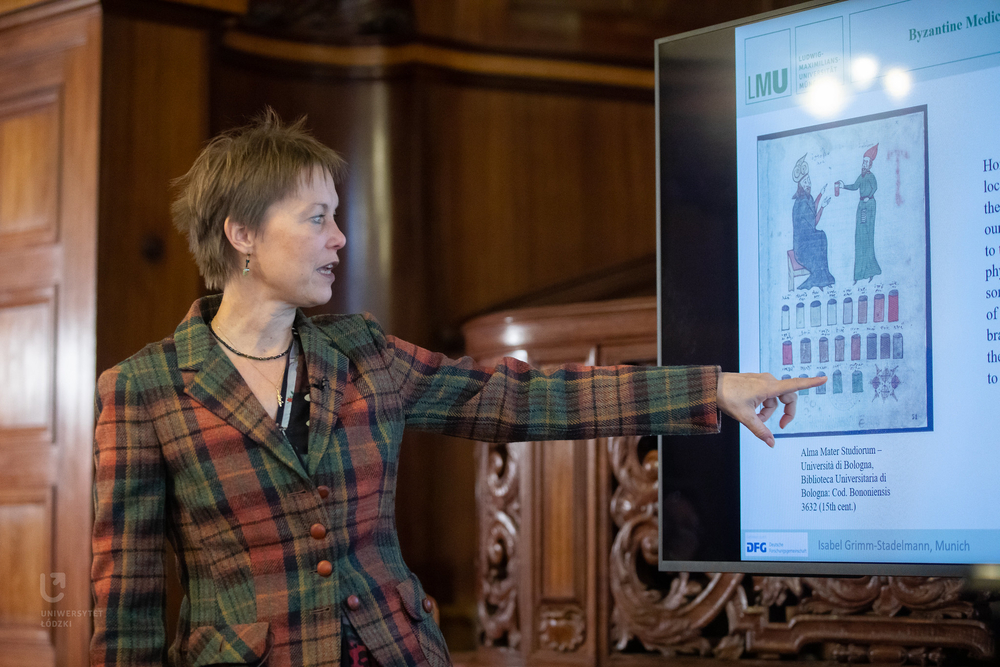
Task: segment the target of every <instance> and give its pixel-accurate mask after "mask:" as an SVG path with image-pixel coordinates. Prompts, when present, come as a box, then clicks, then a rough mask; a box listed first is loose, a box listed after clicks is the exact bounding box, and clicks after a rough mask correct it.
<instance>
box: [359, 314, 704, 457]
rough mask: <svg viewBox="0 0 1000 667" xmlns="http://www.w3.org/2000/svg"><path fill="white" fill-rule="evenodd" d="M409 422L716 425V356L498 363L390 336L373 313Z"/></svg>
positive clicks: (512, 436) (605, 433) (574, 431)
mask: <svg viewBox="0 0 1000 667" xmlns="http://www.w3.org/2000/svg"><path fill="white" fill-rule="evenodd" d="M368 326H369V329H370V331H371V333H372V337H373V339H374V340H375V344H376V347H377V348H378V349H379V350H380V354H381V355H382V358H383V360H384V361H385V364H386V366H387V367H388V368H389V372H390V377H392V378H393V381H394V384H395V387H394V391H395V392H396V393H397V394H398V395H399V397H400V400H401V401H402V404H403V405H402V407H403V411H404V413H405V416H406V424H407V426H408V427H411V428H417V429H421V430H427V431H435V432H440V433H446V434H448V435H455V436H459V437H464V438H471V439H474V440H480V441H484V442H519V441H525V440H582V439H587V438H598V437H611V436H618V435H658V434H667V433H677V434H694V433H716V432H718V430H719V427H720V422H721V419H720V417H721V415H720V413H719V411H718V407H717V405H716V401H715V388H716V383H717V378H718V368H717V367H716V366H685V367H674V368H661V367H643V366H596V367H592V366H583V365H580V364H567V365H563V366H558V367H555V368H552V369H547V370H539V369H537V368H533V367H531V366H530V365H529V364H526V363H524V362H522V361H519V360H517V359H513V358H510V357H505V358H504V359H502V360H501V361H500V362H498V363H497V364H496V365H495V366H481V365H479V364H476V363H475V362H474V361H473V360H472V359H471V358H469V357H463V358H461V359H449V358H448V357H445V356H444V355H442V354H438V353H434V352H430V351H428V350H425V349H423V348H420V347H417V346H416V345H413V344H411V343H407V342H406V341H402V340H400V339H398V338H395V337H394V336H386V335H384V334H383V333H382V330H381V328H380V327H379V326H378V324H377V323H375V322H374V320H370V319H369V320H368Z"/></svg>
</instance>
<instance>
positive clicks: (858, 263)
mask: <svg viewBox="0 0 1000 667" xmlns="http://www.w3.org/2000/svg"><path fill="white" fill-rule="evenodd" d="M876 155H878V144H875V145H874V146H872V147H871V148H869V149H868V150H867V151H865V155H864V157H863V158H861V175H860V176H858V178H857V180H856V181H854V183H852V184H850V185H848V184H847V183H844V182H843V181H837V185H838V187H840V188H843V189H845V190H857V191H858V194H859V195H860V200H859V201H858V213H857V218H856V222H855V226H854V282H858V281H859V280H863V279H864V278H867V279H868V280H869V281H871V279H872V278H874V277H875V276H877V275H879V274H881V273H882V267H880V266H879V265H878V260H877V259H875V191H876V190H878V182H877V181H876V180H875V174H873V173H872V172H871V166H872V162H873V161H874V160H875V156H876Z"/></svg>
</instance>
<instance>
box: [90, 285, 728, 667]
mask: <svg viewBox="0 0 1000 667" xmlns="http://www.w3.org/2000/svg"><path fill="white" fill-rule="evenodd" d="M219 303H220V299H219V297H217V296H216V297H208V298H205V299H201V300H199V301H196V302H195V303H194V305H193V306H192V307H191V310H190V312H189V313H188V315H187V317H186V318H185V319H184V321H183V322H181V324H180V326H178V327H177V330H176V331H175V332H174V335H173V337H172V338H167V339H165V340H163V341H161V342H159V343H155V344H152V345H149V346H147V347H146V348H144V349H143V350H142V351H141V352H139V353H138V354H136V355H135V356H133V357H131V358H130V359H128V360H126V361H124V362H122V363H121V364H119V365H117V366H115V367H114V368H112V369H110V370H108V371H106V372H105V373H103V374H102V375H101V377H100V380H99V382H98V391H97V410H98V414H99V418H98V423H97V431H96V444H95V449H94V461H95V464H96V475H95V482H94V507H95V520H94V531H93V554H94V561H93V571H92V581H93V592H94V596H95V609H96V610H97V613H95V615H94V627H95V632H94V636H93V639H92V642H91V649H90V654H91V664H92V665H95V666H96V665H129V666H137V667H138V666H147V665H162V664H163V663H164V659H165V658H166V660H167V661H168V663H169V664H170V665H185V666H190V667H202V666H205V665H218V664H227V665H229V664H239V665H244V664H245V665H253V664H263V663H264V662H265V661H266V664H267V665H270V666H271V667H292V666H294V667H299V666H302V667H305V666H309V667H313V666H319V665H339V664H340V652H341V622H342V616H344V615H346V617H347V618H348V619H349V621H350V622H351V624H352V625H353V626H354V628H355V629H356V631H357V633H358V635H359V636H360V638H361V639H362V641H363V642H364V643H365V644H366V645H367V647H368V649H369V651H370V652H371V654H372V656H373V657H374V658H375V660H376V661H378V663H379V664H380V665H382V666H384V667H390V666H396V665H425V664H429V665H449V664H450V658H449V654H448V649H447V648H446V646H445V642H444V638H443V637H442V635H441V631H440V629H439V628H438V626H437V625H436V624H435V622H434V619H433V617H432V616H431V614H430V613H429V612H428V611H426V610H425V609H424V605H423V601H424V599H425V598H424V595H425V594H424V590H423V587H422V586H421V584H420V581H419V580H418V579H417V578H416V577H415V576H414V575H413V573H411V572H410V570H409V569H408V568H407V567H406V564H405V563H404V562H403V558H402V556H401V555H400V551H399V543H398V540H397V536H396V531H395V518H394V502H395V487H396V465H397V460H398V454H399V446H400V440H401V438H402V435H403V428H404V427H411V428H417V429H422V430H427V431H435V432H439V433H445V434H448V435H454V436H461V437H466V438H472V439H475V440H481V441H487V442H517V441H530V440H555V439H559V440H564V439H582V438H594V437H604V436H612V435H621V434H657V433H703V432H716V431H717V430H718V429H719V413H718V409H717V407H716V403H715V387H716V378H717V375H716V373H717V369H716V368H715V367H685V368H645V369H644V368H638V367H628V366H620V367H605V368H590V367H584V366H578V365H577V366H565V367H562V368H560V369H558V370H556V371H554V372H547V373H543V372H540V371H537V370H535V369H532V368H531V367H530V366H528V365H527V364H524V363H522V362H520V361H517V360H515V359H510V358H508V359H504V360H503V361H502V362H501V363H500V364H498V365H497V366H495V367H491V368H485V367H481V366H477V365H476V364H474V363H473V362H472V360H471V359H469V358H463V359H460V360H452V359H448V358H446V357H444V356H442V355H440V354H434V353H432V352H428V351H427V350H424V349H421V348H419V347H416V346H414V345H411V344H409V343H406V342H404V341H401V340H399V339H397V338H395V337H392V336H387V335H385V334H384V333H383V332H382V330H381V328H380V327H379V325H378V324H377V323H376V322H375V320H374V319H372V318H371V317H370V316H368V315H364V316H359V315H344V316H321V317H316V318H312V319H309V318H306V317H304V316H303V315H302V313H301V312H299V313H298V314H297V315H296V320H295V326H296V327H297V329H298V331H299V335H300V338H301V341H302V345H303V348H304V354H305V359H306V363H307V367H308V376H309V381H310V383H311V388H310V399H311V406H310V411H309V416H310V429H309V451H308V460H307V461H306V462H305V464H303V462H302V461H300V459H299V457H298V456H297V455H296V453H295V451H294V450H293V448H292V446H291V444H290V443H289V442H288V440H287V439H286V438H285V436H284V435H283V434H282V433H281V431H279V429H278V427H277V425H276V424H275V422H274V420H273V419H271V418H270V417H269V416H268V415H267V414H266V413H265V411H264V409H263V407H262V406H261V405H260V403H259V402H258V401H257V400H256V398H255V397H254V395H253V394H252V392H251V391H250V390H249V388H248V387H247V385H246V384H245V383H244V382H243V379H242V377H241V376H240V374H239V372H238V371H236V369H235V367H234V366H233V365H232V363H231V362H230V361H229V358H228V357H227V356H226V354H225V353H224V352H223V350H222V348H221V346H219V345H217V344H216V342H215V339H214V338H213V337H212V335H211V334H210V332H209V330H208V326H207V324H206V323H207V322H208V321H210V320H211V318H212V317H213V316H214V314H215V312H216V310H217V309H218V306H219ZM165 539H168V540H170V541H171V543H172V545H173V547H174V550H175V552H176V553H177V554H178V568H179V572H180V577H181V581H182V584H183V588H184V591H185V593H186V595H185V597H184V600H183V601H182V604H181V612H180V619H179V625H178V632H177V637H176V638H175V640H174V642H173V644H172V645H171V647H170V648H169V650H166V647H165V632H164V622H163V617H164V564H163V549H164V540H165ZM323 561H326V562H327V565H332V568H331V569H332V571H331V572H330V574H329V575H328V576H323V575H322V574H320V571H324V572H325V571H326V570H327V566H326V565H323V566H320V564H321V563H322V562H323ZM318 570H320V571H318Z"/></svg>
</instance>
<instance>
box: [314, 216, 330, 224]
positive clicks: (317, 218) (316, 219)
mask: <svg viewBox="0 0 1000 667" xmlns="http://www.w3.org/2000/svg"><path fill="white" fill-rule="evenodd" d="M325 217H326V216H325V215H314V216H313V217H312V218H310V219H311V220H312V221H313V222H315V223H316V224H318V225H322V224H323V219H324V218H325Z"/></svg>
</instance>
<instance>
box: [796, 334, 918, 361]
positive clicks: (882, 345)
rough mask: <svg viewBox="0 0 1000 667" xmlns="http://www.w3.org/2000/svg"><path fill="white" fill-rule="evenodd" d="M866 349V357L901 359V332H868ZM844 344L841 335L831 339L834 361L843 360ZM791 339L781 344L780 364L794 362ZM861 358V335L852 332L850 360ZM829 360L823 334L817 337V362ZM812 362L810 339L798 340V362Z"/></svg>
mask: <svg viewBox="0 0 1000 667" xmlns="http://www.w3.org/2000/svg"><path fill="white" fill-rule="evenodd" d="M866 342H867V346H866V347H867V349H866V350H865V351H866V353H867V354H866V357H865V358H866V359H902V358H903V334H901V333H895V334H892V336H891V337H890V336H889V334H887V333H884V334H882V335H881V336H880V335H879V334H874V333H870V334H868V339H867V341H866ZM844 344H845V339H844V337H843V336H837V337H836V338H834V339H833V360H834V361H844V352H845V351H844ZM792 348H793V346H792V341H790V340H786V341H784V342H783V343H782V344H781V365H782V366H791V365H792V364H794V363H795V361H794V359H793V357H792V352H793V349H792ZM860 360H861V335H860V334H854V335H853V336H851V361H860ZM828 361H830V339H829V338H827V337H826V336H824V337H823V338H820V339H819V363H821V364H825V363H827V362H828ZM812 362H813V354H812V339H810V338H803V339H802V340H800V341H799V363H800V364H811V363H812Z"/></svg>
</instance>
